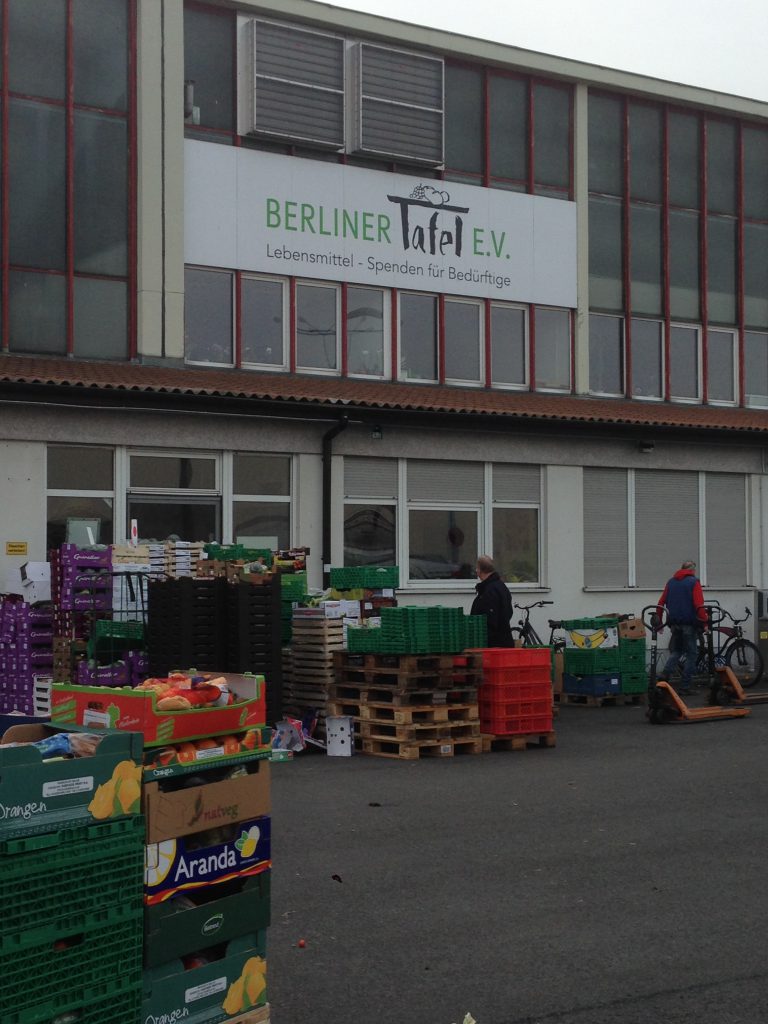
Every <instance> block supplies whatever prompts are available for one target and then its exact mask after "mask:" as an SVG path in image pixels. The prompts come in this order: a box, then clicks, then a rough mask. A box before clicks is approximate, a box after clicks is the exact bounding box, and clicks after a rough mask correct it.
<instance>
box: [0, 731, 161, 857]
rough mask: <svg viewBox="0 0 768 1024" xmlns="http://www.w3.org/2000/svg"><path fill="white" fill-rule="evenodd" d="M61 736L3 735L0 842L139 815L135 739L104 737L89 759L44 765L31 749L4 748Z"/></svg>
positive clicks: (120, 734)
mask: <svg viewBox="0 0 768 1024" xmlns="http://www.w3.org/2000/svg"><path fill="white" fill-rule="evenodd" d="M67 731H68V730H67V729H60V728H56V727H55V726H51V725H14V726H11V728H10V729H8V730H7V731H6V732H5V734H4V735H3V738H2V743H0V839H2V840H4V839H8V838H11V837H13V836H19V835H29V834H31V833H37V832H53V831H55V830H56V829H57V828H60V827H62V826H63V827H71V826H73V825H83V824H90V823H94V822H99V821H105V820H111V819H113V818H120V817H123V816H125V815H131V814H138V813H139V810H140V785H139V782H138V781H137V780H140V778H141V756H142V743H141V736H140V734H139V733H136V732H109V733H105V734H104V735H103V737H102V739H101V742H100V743H99V745H98V747H97V748H96V752H95V753H94V754H93V755H92V756H90V757H77V758H67V759H62V760H56V761H50V760H49V761H44V760H43V755H42V753H41V752H40V751H39V750H38V749H37V748H36V747H30V746H22V747H11V746H8V744H10V743H33V742H35V741H37V740H42V739H45V738H46V737H48V736H55V735H57V734H58V733H61V732H67ZM72 731H84V730H72ZM131 779H132V784H130V785H128V781H129V780H131ZM133 783H135V785H134V784H133ZM121 791H122V796H123V799H122V800H121ZM129 797H130V798H131V799H130V800H129Z"/></svg>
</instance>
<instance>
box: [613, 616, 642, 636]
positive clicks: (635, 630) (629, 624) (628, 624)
mask: <svg viewBox="0 0 768 1024" xmlns="http://www.w3.org/2000/svg"><path fill="white" fill-rule="evenodd" d="M644 637H645V625H644V624H643V620H642V619H623V620H622V621H621V622H620V623H619V638H620V639H621V640H642V639H643V638H644Z"/></svg>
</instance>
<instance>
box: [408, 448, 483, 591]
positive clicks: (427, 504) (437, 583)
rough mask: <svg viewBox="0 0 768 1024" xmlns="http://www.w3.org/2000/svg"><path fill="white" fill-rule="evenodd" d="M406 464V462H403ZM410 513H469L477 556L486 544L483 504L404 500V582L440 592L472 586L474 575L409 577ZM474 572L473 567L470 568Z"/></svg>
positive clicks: (411, 585)
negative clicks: (427, 586) (473, 527)
mask: <svg viewBox="0 0 768 1024" xmlns="http://www.w3.org/2000/svg"><path fill="white" fill-rule="evenodd" d="M405 461H406V462H407V460H405ZM412 512H471V513H474V515H475V518H476V523H477V534H476V536H477V555H478V556H479V555H480V554H482V551H483V545H484V544H485V543H486V538H485V523H484V516H483V503H482V501H480V502H471V501H426V500H424V499H419V500H416V501H414V500H411V499H409V498H408V497H407V496H406V498H405V513H406V514H405V523H404V538H403V539H404V547H403V548H402V552H403V555H404V557H403V564H404V565H405V566H406V568H407V572H406V577H405V578H406V582H407V583H408V585H409V586H410V587H412V588H416V587H421V586H423V585H424V584H428V585H429V586H430V587H432V586H434V587H436V588H439V589H440V590H448V589H450V588H451V587H456V586H457V585H462V584H463V585H467V584H470V583H471V584H472V585H474V582H475V578H474V575H473V576H471V577H466V578H465V577H451V578H449V579H441V578H436V579H430V578H422V579H420V578H419V577H412V576H411V532H410V531H411V513H412ZM472 569H473V570H474V566H473V567H472Z"/></svg>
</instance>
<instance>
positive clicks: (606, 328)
mask: <svg viewBox="0 0 768 1024" xmlns="http://www.w3.org/2000/svg"><path fill="white" fill-rule="evenodd" d="M623 324H624V321H623V320H622V319H621V318H620V317H617V316H590V318H589V390H590V391H592V392H593V393H595V394H599V395H621V394H623V393H624V328H623Z"/></svg>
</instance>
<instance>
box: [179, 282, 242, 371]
mask: <svg viewBox="0 0 768 1024" xmlns="http://www.w3.org/2000/svg"><path fill="white" fill-rule="evenodd" d="M232 324H233V296H232V273H231V272H230V271H228V270H198V269H196V268H194V267H187V269H186V270H185V272H184V357H185V359H186V360H187V362H188V363H217V364H219V365H221V366H231V365H232V362H233V329H232Z"/></svg>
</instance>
